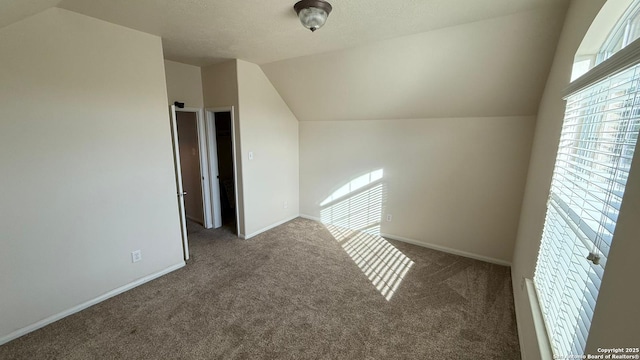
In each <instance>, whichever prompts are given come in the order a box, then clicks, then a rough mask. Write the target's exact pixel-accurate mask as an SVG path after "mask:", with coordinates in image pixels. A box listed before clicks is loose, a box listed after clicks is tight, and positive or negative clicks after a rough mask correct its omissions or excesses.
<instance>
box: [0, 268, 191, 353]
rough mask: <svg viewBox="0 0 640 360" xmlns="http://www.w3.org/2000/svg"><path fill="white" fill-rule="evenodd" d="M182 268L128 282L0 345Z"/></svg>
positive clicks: (36, 325) (29, 328)
mask: <svg viewBox="0 0 640 360" xmlns="http://www.w3.org/2000/svg"><path fill="white" fill-rule="evenodd" d="M183 266H185V262H184V261H182V262H180V263H178V264H175V265H172V266H169V267H168V268H166V269H163V270H160V271H158V272H157V273H154V274H151V275H147V276H145V277H142V278H140V279H138V280H135V281H133V282H130V283H128V284H126V285H124V286H121V287H119V288H117V289H113V290H111V291H109V292H107V293H105V294H102V295H100V296H98V297H96V298H93V299H91V300H89V301H86V302H84V303H82V304H79V305H76V306H74V307H72V308H70V309H67V310H65V311H62V312H60V313H57V314H55V315H51V316H49V317H48V318H46V319H42V320H40V321H38V322H36V323H33V324H31V325H28V326H25V327H23V328H22V329H18V330H16V331H14V332H12V333H10V334H8V335H6V336H3V337H1V338H0V345H2V344H6V343H8V342H9V341H11V340H14V339H17V338H19V337H20V336H23V335H26V334H28V333H30V332H32V331H35V330H38V329H40V328H42V327H45V326H47V325H49V324H51V323H53V322H56V321H58V320H60V319H62V318H65V317H67V316H69V315H72V314H75V313H77V312H80V311H82V310H84V309H86V308H88V307H90V306H93V305H95V304H97V303H99V302H102V301H105V300H107V299H109V298H111V297H114V296H116V295H119V294H122V293H123V292H125V291H127V290H131V289H133V288H134V287H137V286H140V285H142V284H144V283H146V282H149V281H151V280H153V279H156V278H159V277H160V276H162V275H166V274H168V273H170V272H172V271H174V270H178V269H180V268H181V267H183Z"/></svg>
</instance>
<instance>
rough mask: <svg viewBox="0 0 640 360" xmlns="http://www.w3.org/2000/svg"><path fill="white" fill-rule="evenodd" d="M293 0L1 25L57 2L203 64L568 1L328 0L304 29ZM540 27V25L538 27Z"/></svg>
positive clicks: (118, 0) (94, 0)
mask: <svg viewBox="0 0 640 360" xmlns="http://www.w3.org/2000/svg"><path fill="white" fill-rule="evenodd" d="M295 2H296V0H269V1H238V0H180V1H176V0H108V1H106V0H28V1H27V0H2V1H0V27H2V26H6V25H8V24H11V23H12V22H15V21H18V20H21V19H23V18H25V17H27V16H29V15H33V14H35V13H37V12H39V11H42V10H45V9H47V8H49V7H52V6H58V7H61V8H64V9H67V10H71V11H75V12H78V13H81V14H85V15H88V16H91V17H95V18H98V19H102V20H106V21H109V22H111V23H115V24H119V25H123V26H126V27H129V28H133V29H137V30H140V31H144V32H147V33H151V34H155V35H158V36H161V37H162V39H163V46H164V51H165V57H166V58H167V59H169V60H175V61H179V62H183V63H187V64H192V65H198V66H204V65H208V64H213V63H216V62H219V61H221V60H223V59H233V58H238V59H243V60H246V61H250V62H253V63H256V64H264V63H269V62H273V61H278V60H283V59H289V58H293V57H299V56H304V55H311V54H319V53H323V52H326V51H332V50H338V49H344V48H349V47H355V46H360V45H364V44H368V43H372V42H375V41H379V40H384V39H390V38H394V37H398V36H405V35H410V34H416V33H421V32H425V31H430V30H434V29H439V28H444V27H449V26H456V25H460V24H464V23H469V22H474V21H479V20H484V19H489V18H495V17H500V16H505V15H509V14H515V13H519V12H523V11H529V10H534V9H538V8H540V7H544V6H548V5H550V4H556V3H558V2H561V3H566V0H516V1H514V0H455V1H451V0H393V1H389V0H332V1H331V3H332V5H333V7H334V11H333V12H332V13H331V16H330V17H329V20H328V21H327V25H326V26H325V27H324V28H322V30H321V31H317V32H316V33H313V34H312V33H311V32H309V31H308V30H306V29H304V28H303V27H302V26H301V25H300V23H299V22H298V19H297V17H296V15H295V12H294V11H293V4H294V3H295ZM541 25H543V24H541Z"/></svg>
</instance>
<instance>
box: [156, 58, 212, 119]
mask: <svg viewBox="0 0 640 360" xmlns="http://www.w3.org/2000/svg"><path fill="white" fill-rule="evenodd" d="M164 71H165V75H166V78H167V97H168V99H169V104H170V105H173V103H174V102H176V101H179V102H183V103H185V106H186V107H192V108H202V107H203V106H204V101H203V94H202V74H201V71H200V68H199V67H197V66H193V65H187V64H182V63H179V62H175V61H170V60H165V61H164Z"/></svg>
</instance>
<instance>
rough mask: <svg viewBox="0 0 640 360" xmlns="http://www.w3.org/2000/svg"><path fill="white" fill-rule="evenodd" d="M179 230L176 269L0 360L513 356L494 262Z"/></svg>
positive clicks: (21, 342)
mask: <svg viewBox="0 0 640 360" xmlns="http://www.w3.org/2000/svg"><path fill="white" fill-rule="evenodd" d="M189 230H190V244H191V247H190V249H191V255H192V259H191V260H189V262H188V265H187V266H186V267H184V268H182V269H180V270H177V271H175V272H173V273H171V274H168V275H166V276H163V277H161V278H159V279H156V280H154V281H151V282H149V283H147V284H144V285H142V286H140V287H137V288H135V289H133V290H131V291H128V292H126V293H124V294H121V295H119V296H116V297H114V298H111V299H109V300H107V301H104V302H102V303H100V304H98V305H95V306H93V307H91V308H88V309H86V310H84V311H82V312H80V313H77V314H74V315H72V316H69V317H67V318H65V319H62V320H60V321H58V322H56V323H53V324H51V325H49V326H47V327H44V328H42V329H40V330H37V331H35V332H33V333H30V334H28V335H26V336H23V337H21V338H19V339H16V340H14V341H12V342H10V343H7V344H5V345H3V346H0V359H474V360H476V359H506V360H508V359H520V352H519V346H518V339H517V332H516V324H515V316H514V308H513V295H512V291H511V286H510V284H511V280H510V275H509V268H507V267H503V266H498V265H493V264H489V263H484V262H481V261H476V260H471V259H467V258H463V257H459V256H454V255H450V254H446V253H442V252H438V251H433V250H429V249H426V248H422V247H418V246H413V245H408V244H404V243H400V242H395V241H387V240H384V239H382V238H380V237H377V236H374V235H369V234H363V233H353V232H350V231H347V230H344V229H339V228H330V229H327V228H326V227H325V226H323V225H322V224H319V223H317V222H314V221H310V220H306V219H300V218H298V219H295V220H293V221H290V222H288V223H286V224H284V225H281V226H279V227H277V228H275V229H272V230H270V231H268V232H266V233H263V234H261V235H259V236H257V237H255V238H253V239H250V240H239V239H237V238H236V237H235V236H233V235H232V234H231V232H230V231H229V230H228V229H219V230H204V229H202V228H199V227H197V226H193V225H190V227H189ZM61 291H62V289H61Z"/></svg>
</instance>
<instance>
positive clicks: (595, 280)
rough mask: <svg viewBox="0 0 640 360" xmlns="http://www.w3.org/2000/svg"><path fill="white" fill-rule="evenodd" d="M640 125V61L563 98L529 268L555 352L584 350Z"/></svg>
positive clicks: (569, 352) (572, 352) (563, 352)
mask: <svg viewBox="0 0 640 360" xmlns="http://www.w3.org/2000/svg"><path fill="white" fill-rule="evenodd" d="M639 129H640V65H635V66H633V67H630V68H627V69H626V70H624V71H622V72H618V73H616V74H615V75H612V76H609V77H607V78H605V79H604V80H601V81H599V82H597V83H594V84H592V85H590V86H588V87H587V88H584V89H582V90H580V91H579V92H577V93H574V94H573V95H571V96H570V97H568V98H567V108H566V113H565V119H564V124H563V127H562V133H561V137H560V145H559V148H558V156H557V158H556V165H555V169H554V173H553V179H552V184H551V191H550V196H549V202H548V206H547V215H546V219H545V225H544V231H543V236H542V244H541V247H540V253H539V255H538V263H537V266H536V272H535V276H534V283H535V285H536V290H537V293H538V297H539V301H540V307H541V309H542V312H543V317H544V320H545V324H546V326H547V332H548V335H549V337H550V340H551V343H552V347H553V349H554V352H555V354H556V355H570V354H573V355H576V354H583V352H584V348H585V345H586V340H587V335H588V333H589V327H590V325H591V320H592V318H593V312H594V309H595V305H596V300H597V298H598V291H599V289H600V283H601V280H602V276H603V274H604V269H605V267H606V264H607V256H608V254H609V248H610V246H611V242H612V240H613V234H614V230H615V226H616V221H617V219H618V213H619V211H620V205H621V203H622V196H623V194H624V190H625V185H626V182H627V178H628V174H629V170H630V166H631V160H632V158H633V153H634V151H635V146H636V142H637V139H638V130H639ZM589 253H593V254H594V255H595V256H596V257H598V259H597V260H595V261H593V262H592V261H589V260H587V256H588V255H589Z"/></svg>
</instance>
